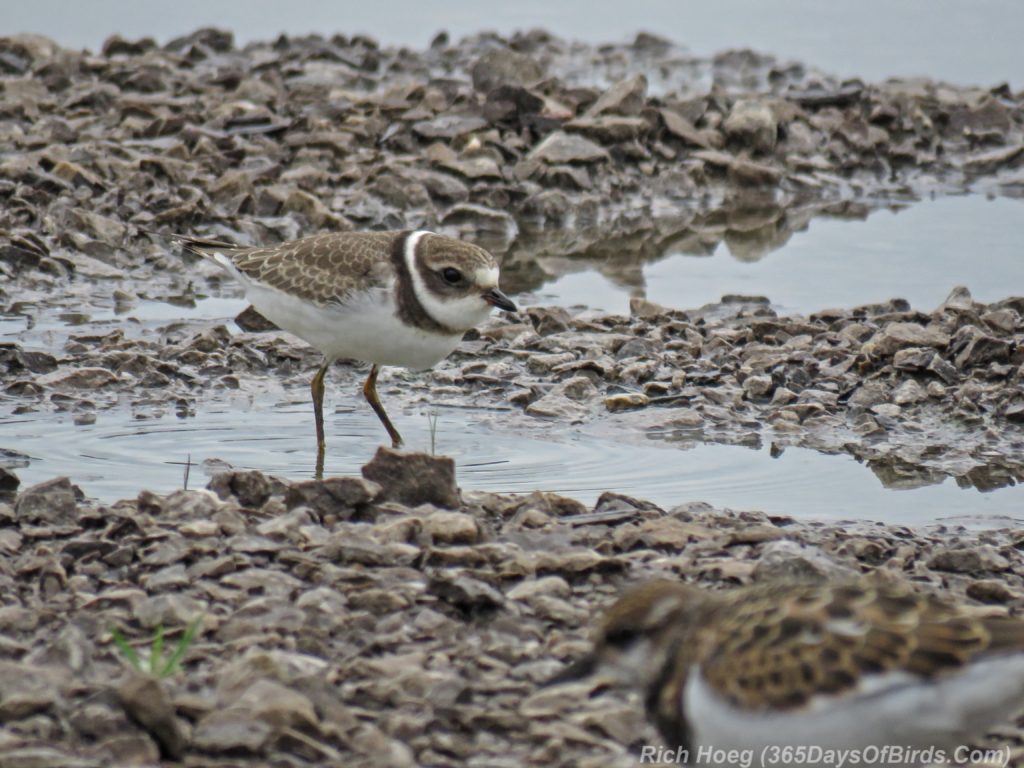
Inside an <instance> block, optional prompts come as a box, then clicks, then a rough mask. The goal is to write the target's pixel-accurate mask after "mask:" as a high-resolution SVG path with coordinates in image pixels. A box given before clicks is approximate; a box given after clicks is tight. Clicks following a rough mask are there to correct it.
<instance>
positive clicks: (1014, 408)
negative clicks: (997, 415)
mask: <svg viewBox="0 0 1024 768" xmlns="http://www.w3.org/2000/svg"><path fill="white" fill-rule="evenodd" d="M1003 418H1005V419H1006V420H1007V421H1012V422H1013V423H1014V424H1024V402H1017V403H1011V404H1010V405H1008V406H1006V409H1005V410H1004V411H1003Z"/></svg>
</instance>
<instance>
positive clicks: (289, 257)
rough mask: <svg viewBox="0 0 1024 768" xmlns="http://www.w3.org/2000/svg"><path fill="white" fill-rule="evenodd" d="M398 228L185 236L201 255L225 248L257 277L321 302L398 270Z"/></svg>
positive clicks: (237, 263)
mask: <svg viewBox="0 0 1024 768" xmlns="http://www.w3.org/2000/svg"><path fill="white" fill-rule="evenodd" d="M401 234H402V233H400V232H360V233H354V232H334V233H330V234H323V235H313V236H311V237H304V238H302V239H301V240H294V241H292V242H288V243H282V244H280V245H276V246H273V247H256V248H244V247H241V246H236V245H230V244H228V243H218V242H215V241H211V240H200V239H196V238H189V237H183V236H176V237H175V239H176V240H177V241H178V242H180V243H181V244H182V245H183V246H184V247H185V248H187V249H188V250H189V251H191V252H192V253H195V254H197V255H205V254H209V253H221V254H224V255H225V256H227V257H228V258H229V259H231V263H232V264H234V265H235V267H236V268H237V269H238V270H239V271H241V272H242V273H244V274H245V275H246V276H248V277H250V278H252V279H253V280H258V281H259V282H261V283H263V284H264V285H268V286H271V287H273V288H276V289H278V290H280V291H284V292H285V293H290V294H292V295H293V296H297V297H299V298H302V299H305V300H307V301H310V302H313V303H316V304H319V305H323V304H327V303H329V302H344V300H345V299H346V297H348V296H350V295H351V294H353V293H358V292H361V291H367V290H370V289H372V288H375V287H379V286H383V285H385V284H386V283H387V281H388V280H389V279H390V278H391V277H392V276H393V275H394V272H393V271H392V264H391V249H392V245H393V244H394V242H395V240H396V239H397V238H398V237H399V236H400V235H401Z"/></svg>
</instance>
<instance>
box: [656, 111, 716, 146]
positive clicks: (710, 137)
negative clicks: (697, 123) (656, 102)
mask: <svg viewBox="0 0 1024 768" xmlns="http://www.w3.org/2000/svg"><path fill="white" fill-rule="evenodd" d="M658 114H659V115H660V116H661V122H662V124H664V126H665V130H666V131H668V132H669V133H670V134H671V135H672V136H674V137H676V138H677V139H679V140H680V141H682V142H683V143H684V144H689V145H691V146H694V147H703V148H704V149H717V148H719V147H721V146H722V144H723V141H722V135H721V134H720V133H718V131H713V130H708V129H706V128H704V129H699V130H698V129H697V128H695V127H694V126H693V123H691V122H690V121H689V120H687V119H686V118H685V117H683V116H682V115H680V114H679V113H678V112H676V111H675V110H672V109H668V108H663V109H660V110H658Z"/></svg>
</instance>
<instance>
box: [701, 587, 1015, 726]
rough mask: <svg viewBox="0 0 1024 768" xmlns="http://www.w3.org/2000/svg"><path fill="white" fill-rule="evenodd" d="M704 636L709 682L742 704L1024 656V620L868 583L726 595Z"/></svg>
mask: <svg viewBox="0 0 1024 768" xmlns="http://www.w3.org/2000/svg"><path fill="white" fill-rule="evenodd" d="M719 611H720V614H719V617H718V620H717V621H716V622H715V624H714V628H713V636H712V630H711V629H708V630H707V631H706V632H704V633H702V635H703V637H702V641H701V643H702V648H703V654H702V655H703V661H704V663H703V666H702V671H703V675H704V678H705V679H706V681H707V682H708V683H709V684H710V685H711V687H712V688H713V689H715V690H717V691H718V692H719V693H721V694H723V695H724V696H725V697H726V698H727V699H728V700H730V701H731V702H732V703H734V704H735V705H737V706H741V707H744V708H749V709H759V708H762V707H772V708H777V709H791V708H796V707H799V706H801V705H803V704H806V703H807V702H808V701H809V700H810V699H811V698H813V697H814V696H816V695H818V694H841V693H844V692H847V691H850V690H852V689H854V688H855V687H857V686H858V684H859V683H860V682H861V681H862V680H863V679H864V678H865V677H866V676H869V675H875V674H885V673H887V672H897V671H904V672H909V673H911V674H913V675H916V676H919V677H922V678H932V677H937V676H940V675H942V674H944V673H946V672H950V671H953V670H955V669H957V668H959V667H962V666H963V665H964V664H966V663H968V662H969V661H971V660H972V659H974V658H976V657H978V656H980V655H983V654H989V653H991V654H996V653H1002V652H1012V651H1024V622H1022V621H1020V620H1017V619H1012V618H1006V617H1002V618H992V617H988V618H983V617H979V616H974V615H971V614H970V613H969V612H968V611H967V610H966V609H964V608H962V607H958V606H956V605H954V604H952V603H948V602H945V601H943V600H940V599H939V598H937V597H935V596H933V595H921V594H917V593H914V592H912V591H911V590H910V589H909V588H904V587H899V586H882V585H872V584H866V583H863V582H857V583H847V584H837V585H794V584H788V585H776V586H770V587H768V588H756V587H755V588H751V589H749V590H742V591H740V592H738V593H737V594H736V595H735V596H723V604H722V605H721V607H720V608H719Z"/></svg>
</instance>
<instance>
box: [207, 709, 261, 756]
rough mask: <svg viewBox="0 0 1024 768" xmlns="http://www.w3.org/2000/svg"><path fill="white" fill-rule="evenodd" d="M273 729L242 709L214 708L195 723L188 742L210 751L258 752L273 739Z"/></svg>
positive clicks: (247, 753) (250, 753)
mask: <svg viewBox="0 0 1024 768" xmlns="http://www.w3.org/2000/svg"><path fill="white" fill-rule="evenodd" d="M273 732H274V728H273V726H271V725H270V724H269V723H267V722H265V721H264V720H261V719H259V718H257V717H256V716H255V715H254V714H253V713H252V712H250V711H248V710H245V709H236V708H229V709H218V710H214V711H213V712H211V713H209V714H208V715H206V716H205V717H203V718H202V719H201V720H200V721H199V722H198V723H196V729H195V732H194V734H193V736H192V744H193V746H194V747H195V748H196V749H199V750H202V751H203V752H212V753H214V754H222V753H227V754H233V755H237V754H239V753H240V754H243V755H260V754H263V753H264V752H265V750H266V749H267V747H269V745H270V743H271V739H272V738H273Z"/></svg>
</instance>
